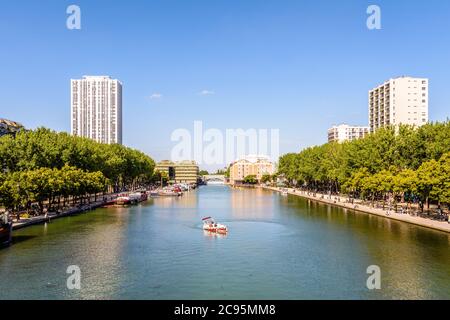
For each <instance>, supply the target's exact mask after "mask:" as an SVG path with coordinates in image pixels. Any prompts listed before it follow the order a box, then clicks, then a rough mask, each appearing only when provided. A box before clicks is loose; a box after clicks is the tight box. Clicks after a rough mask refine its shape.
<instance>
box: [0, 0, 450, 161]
mask: <svg viewBox="0 0 450 320" xmlns="http://www.w3.org/2000/svg"><path fill="white" fill-rule="evenodd" d="M71 4H76V5H78V6H80V8H81V12H82V29H81V30H68V29H67V28H66V19H67V16H68V15H67V14H66V8H67V7H68V6H69V5H71ZM370 4H376V5H379V6H380V7H381V10H382V30H372V31H371V30H368V29H367V27H366V19H367V16H368V15H367V14H366V9H367V7H368V6H369V5H370ZM0 40H1V42H0V43H1V50H0V75H1V77H0V88H1V91H0V92H1V93H0V98H1V99H0V117H5V118H9V119H11V120H16V121H19V122H22V123H23V124H24V125H25V126H26V127H29V128H35V127H38V126H46V127H50V128H52V129H54V130H57V131H70V85H69V82H70V79H71V78H80V77H81V76H83V75H86V74H89V75H105V74H106V75H111V76H112V77H115V78H118V79H120V80H121V81H122V82H123V90H124V97H123V107H124V110H123V116H124V123H123V126H124V128H123V130H124V131H123V135H124V144H125V145H128V146H131V147H134V148H138V149H140V150H143V151H144V152H146V153H148V154H149V155H151V156H152V157H154V158H155V159H157V160H160V159H164V158H169V157H170V152H171V149H172V147H173V146H174V144H175V143H173V142H171V141H170V135H171V133H172V132H173V131H174V130H175V129H177V128H186V129H189V130H192V129H193V122H194V121H195V120H201V121H203V124H204V127H205V128H206V129H207V128H219V129H226V128H243V129H248V128H256V129H271V128H275V129H277V128H278V129H280V151H281V153H286V152H293V151H298V150H300V149H301V148H304V147H306V146H310V145H315V144H321V143H324V142H326V130H327V128H328V127H330V126H331V125H333V124H338V123H342V122H346V123H350V124H358V125H364V124H367V122H368V120H367V91H368V90H369V89H371V88H372V87H374V86H376V85H377V84H379V83H381V82H383V81H385V80H387V79H389V78H391V77H396V76H401V75H410V76H419V77H428V78H430V118H431V120H433V121H435V120H441V121H442V120H445V119H446V118H447V117H448V116H449V110H450V58H449V57H450V2H449V1H447V0H431V1H411V0H394V1H393V0H389V1H378V0H376V1H363V0H345V1H331V0H330V1H324V0H314V1H313V0H311V1H301V0H296V1H288V0H268V1H258V0H239V1H237V0H208V1H204V0H189V1H188V0H183V1H182V0H177V1H175V0H164V1H163V0H147V1H138V0H133V1H121V0H115V1H106V0H95V1H92V0H89V1H78V0H73V1H61V0H43V1H21V0H17V1H2V3H1V5H0ZM204 90H208V91H212V92H214V94H209V95H201V94H199V93H200V92H202V91H204ZM152 94H160V95H162V96H161V97H160V98H159V99H151V96H152Z"/></svg>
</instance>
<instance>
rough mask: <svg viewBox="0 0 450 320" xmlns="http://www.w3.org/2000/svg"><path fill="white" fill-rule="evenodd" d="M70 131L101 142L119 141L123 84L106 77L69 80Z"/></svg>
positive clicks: (120, 141)
mask: <svg viewBox="0 0 450 320" xmlns="http://www.w3.org/2000/svg"><path fill="white" fill-rule="evenodd" d="M70 99H71V100H70V101H71V132H72V134H73V135H75V136H80V137H87V138H91V139H93V140H95V141H98V142H101V143H108V144H112V143H119V144H121V143H122V84H121V83H120V81H119V80H117V79H112V78H110V77H108V76H84V77H83V79H79V80H71V98H70Z"/></svg>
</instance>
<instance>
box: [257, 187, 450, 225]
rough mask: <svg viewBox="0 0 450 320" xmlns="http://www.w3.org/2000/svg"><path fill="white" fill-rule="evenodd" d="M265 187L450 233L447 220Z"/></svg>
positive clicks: (292, 190)
mask: <svg viewBox="0 0 450 320" xmlns="http://www.w3.org/2000/svg"><path fill="white" fill-rule="evenodd" d="M263 188H264V189H268V190H272V191H275V192H282V189H284V190H287V192H288V194H290V195H294V196H298V197H302V198H305V199H309V200H313V201H318V202H322V203H326V204H329V205H333V206H338V207H341V208H346V209H349V210H354V211H358V212H364V213H368V214H373V215H377V216H380V217H383V218H387V219H392V220H397V221H403V222H407V223H411V224H414V225H418V226H422V227H426V228H430V229H434V230H439V231H443V232H448V233H450V223H449V222H447V221H436V220H431V219H426V218H422V217H417V216H411V215H409V214H401V213H395V212H393V211H391V212H390V213H389V214H387V210H383V209H377V208H372V207H368V206H365V205H362V204H359V203H354V204H352V203H347V202H343V201H337V200H335V198H340V199H341V200H342V199H344V197H337V196H331V199H330V198H329V196H328V195H325V194H321V193H316V196H315V197H314V196H313V195H310V194H308V193H307V192H305V191H301V190H295V189H293V188H275V187H263Z"/></svg>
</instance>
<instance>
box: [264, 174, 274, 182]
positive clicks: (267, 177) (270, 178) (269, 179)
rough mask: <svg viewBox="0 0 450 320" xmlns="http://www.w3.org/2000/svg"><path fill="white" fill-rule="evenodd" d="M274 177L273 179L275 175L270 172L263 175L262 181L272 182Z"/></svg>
mask: <svg viewBox="0 0 450 320" xmlns="http://www.w3.org/2000/svg"><path fill="white" fill-rule="evenodd" d="M272 179H273V177H272V176H271V175H270V174H264V175H263V176H262V177H261V182H262V183H268V182H271V181H272Z"/></svg>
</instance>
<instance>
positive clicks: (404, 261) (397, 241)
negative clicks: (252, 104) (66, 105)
mask: <svg viewBox="0 0 450 320" xmlns="http://www.w3.org/2000/svg"><path fill="white" fill-rule="evenodd" d="M208 215H211V216H213V217H215V218H216V220H218V221H219V222H223V223H225V224H227V225H228V226H229V228H230V232H229V235H227V236H225V237H218V236H212V235H207V234H204V233H203V230H202V229H201V218H202V217H204V216H208ZM449 245H450V235H448V234H446V233H441V232H437V231H432V230H428V229H425V228H421V227H416V226H413V225H409V224H405V223H400V222H395V221H390V220H388V219H384V218H380V217H376V216H370V215H366V214H362V213H355V212H353V211H349V210H344V209H340V208H334V207H331V206H327V205H322V204H317V203H314V202H311V201H308V200H303V199H300V198H297V197H293V196H289V197H282V196H280V195H279V194H277V193H273V192H270V191H264V190H244V189H230V188H228V187H225V186H210V187H202V188H200V190H197V191H194V192H190V193H187V194H185V196H183V197H182V198H179V199H172V198H159V199H152V200H149V201H148V202H146V203H145V204H142V205H139V206H135V207H130V208H109V209H99V210H96V211H94V212H90V213H88V214H83V215H79V216H76V217H69V218H63V219H59V220H55V221H53V222H51V223H50V224H47V225H41V226H34V227H30V228H26V229H23V230H20V231H16V232H15V234H14V245H13V246H12V247H10V248H7V249H4V250H1V251H0V283H1V290H0V299H25V298H27V299H394V298H395V299H405V298H412V299H423V298H427V299H439V298H447V299H448V298H450V250H449ZM69 265H78V266H79V267H80V268H81V272H82V288H81V290H68V289H67V286H66V280H67V276H68V275H67V274H66V270H67V267H68V266H69ZM370 265H378V266H379V267H380V268H381V272H382V289H381V290H375V291H369V290H368V289H367V287H366V280H367V277H368V275H367V274H366V269H367V267H368V266H370Z"/></svg>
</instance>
